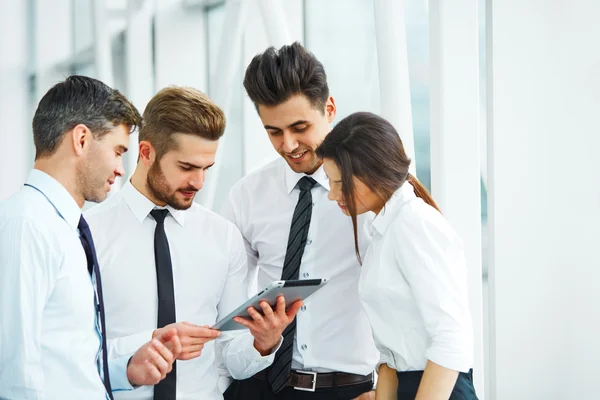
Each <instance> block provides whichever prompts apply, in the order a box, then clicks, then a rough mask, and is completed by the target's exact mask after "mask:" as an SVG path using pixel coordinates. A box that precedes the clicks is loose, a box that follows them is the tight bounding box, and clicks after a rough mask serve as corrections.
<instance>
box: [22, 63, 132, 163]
mask: <svg viewBox="0 0 600 400" xmlns="http://www.w3.org/2000/svg"><path fill="white" fill-rule="evenodd" d="M141 123H142V117H141V116H140V113H139V112H138V110H137V109H136V108H135V107H134V105H133V104H131V102H130V101H129V100H128V99H127V98H126V97H125V96H123V95H122V94H121V93H120V92H119V91H118V90H116V89H113V88H111V87H109V86H108V85H106V84H104V83H102V82H100V81H99V80H97V79H94V78H89V77H87V76H79V75H72V76H69V77H68V78H67V79H65V80H64V81H63V82H59V83H57V84H56V85H54V86H53V87H52V88H51V89H50V90H48V92H46V94H45V95H44V97H42V99H41V100H40V102H39V104H38V107H37V109H36V111H35V115H34V117H33V122H32V128H33V142H34V144H35V158H36V159H38V158H40V157H47V156H51V155H52V154H54V152H55V151H56V150H57V148H58V146H59V144H60V142H61V139H62V137H63V135H64V134H65V133H66V132H68V131H70V130H71V129H73V128H75V126H77V125H79V124H84V125H86V126H87V127H88V128H89V129H90V130H91V132H92V134H93V135H94V137H95V138H100V137H102V136H104V135H105V134H106V133H108V132H109V131H110V130H111V129H112V128H114V127H116V126H119V125H121V124H124V125H127V126H128V128H129V129H130V130H131V129H133V128H135V127H139V126H140V125H141Z"/></svg>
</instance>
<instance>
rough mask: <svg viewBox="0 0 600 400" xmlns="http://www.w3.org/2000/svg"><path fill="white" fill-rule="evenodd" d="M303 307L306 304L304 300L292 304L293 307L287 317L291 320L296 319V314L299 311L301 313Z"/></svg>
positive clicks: (289, 309) (287, 312) (288, 311)
mask: <svg viewBox="0 0 600 400" xmlns="http://www.w3.org/2000/svg"><path fill="white" fill-rule="evenodd" d="M303 305H304V302H303V301H302V300H298V301H295V302H294V303H292V305H291V306H290V307H289V308H288V310H287V311H286V314H287V316H288V317H289V318H294V317H295V316H296V314H298V311H300V307H302V306H303Z"/></svg>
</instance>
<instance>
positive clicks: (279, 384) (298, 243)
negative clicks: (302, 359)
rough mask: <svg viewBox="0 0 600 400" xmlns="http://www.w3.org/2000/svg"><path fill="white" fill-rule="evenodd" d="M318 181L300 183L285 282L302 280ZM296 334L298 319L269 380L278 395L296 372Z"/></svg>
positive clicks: (290, 327)
mask: <svg viewBox="0 0 600 400" xmlns="http://www.w3.org/2000/svg"><path fill="white" fill-rule="evenodd" d="M316 183H317V182H316V181H315V180H314V179H313V178H311V177H308V176H305V177H303V178H302V179H300V181H298V188H299V189H300V194H299V195H298V203H297V204H296V208H295V209H294V216H293V217H292V226H291V227H290V236H289V237H288V245H287V250H286V252H285V260H284V262H283V272H282V273H281V279H282V280H290V279H298V273H299V271H300V263H301V261H302V254H303V253H304V247H305V246H306V238H307V237H308V229H309V228H310V217H311V215H312V195H311V193H310V189H312V187H313V186H314V185H315V184H316ZM295 333H296V319H295V318H294V320H293V321H292V322H291V323H290V324H289V325H288V326H287V327H286V328H285V330H284V331H283V343H282V345H281V347H280V348H279V350H278V351H277V353H275V359H274V360H273V364H272V365H271V368H269V371H268V375H267V376H268V380H269V384H270V385H271V389H272V390H273V392H274V393H279V392H280V391H281V390H283V388H284V387H285V386H286V385H287V384H288V382H289V379H290V376H291V373H292V355H293V353H294V334H295Z"/></svg>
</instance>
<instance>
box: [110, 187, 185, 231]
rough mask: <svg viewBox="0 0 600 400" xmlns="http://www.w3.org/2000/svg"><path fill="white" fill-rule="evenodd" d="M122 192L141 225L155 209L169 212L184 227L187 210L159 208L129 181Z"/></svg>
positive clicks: (168, 207)
mask: <svg viewBox="0 0 600 400" xmlns="http://www.w3.org/2000/svg"><path fill="white" fill-rule="evenodd" d="M121 192H122V194H123V198H124V199H125V202H126V203H127V205H128V206H129V209H130V210H131V212H132V213H133V215H134V216H135V218H136V219H137V220H138V221H139V222H140V223H142V222H144V220H145V219H146V217H147V216H148V214H150V211H152V210H154V209H155V208H162V209H167V210H169V214H171V216H172V217H173V218H174V219H175V221H177V223H178V224H179V225H181V226H183V224H184V222H185V210H176V209H174V208H173V207H171V206H166V207H159V206H157V205H156V204H154V203H153V202H152V200H150V199H149V198H147V197H146V196H144V195H143V194H142V193H140V191H139V190H137V189H136V188H135V187H134V186H133V185H132V184H131V181H129V180H128V181H127V183H126V184H125V185H124V186H123V188H122V189H121Z"/></svg>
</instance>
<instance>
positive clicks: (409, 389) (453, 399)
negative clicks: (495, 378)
mask: <svg viewBox="0 0 600 400" xmlns="http://www.w3.org/2000/svg"><path fill="white" fill-rule="evenodd" d="M396 375H398V400H414V399H415V397H416V396H417V391H418V390H419V384H420V383H421V377H422V376H423V371H407V372H396ZM449 400H477V395H476V394H475V387H474V386H473V370H470V371H469V372H467V373H464V372H461V373H459V374H458V379H457V380H456V385H454V390H452V393H451V394H450V399H449Z"/></svg>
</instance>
